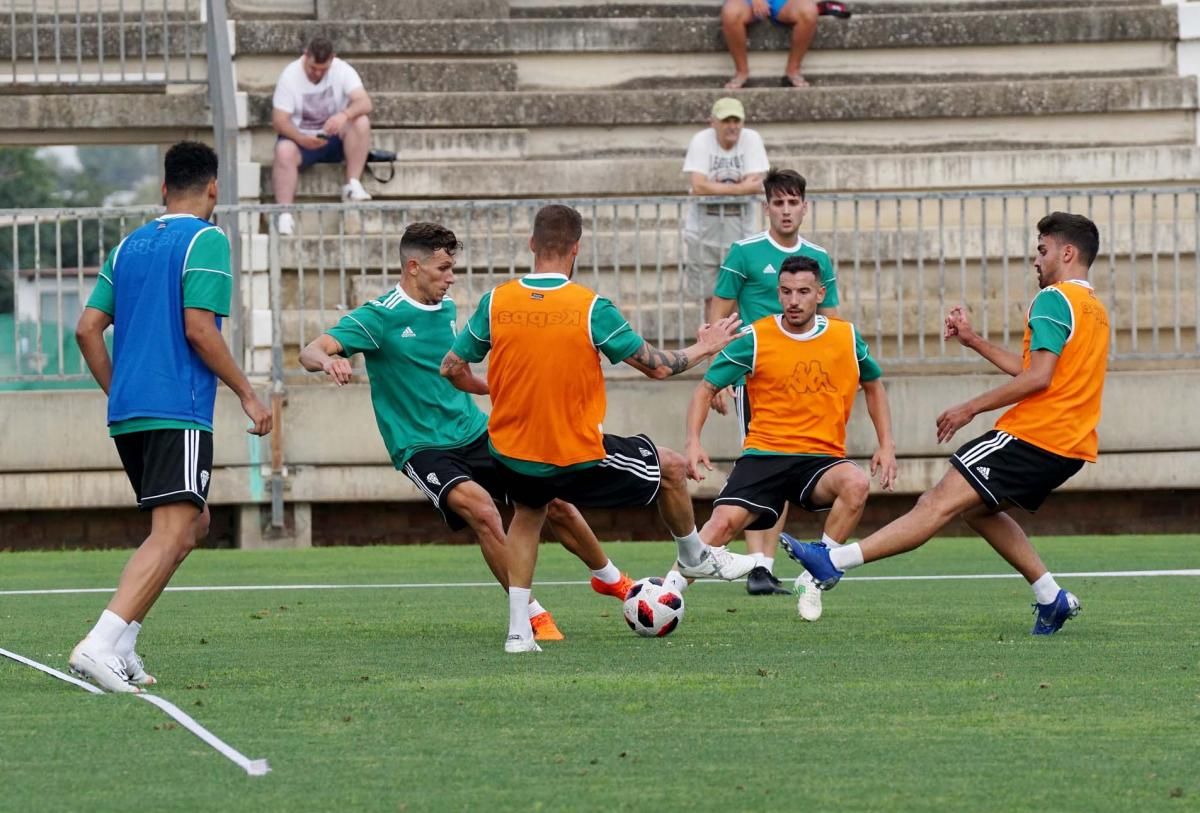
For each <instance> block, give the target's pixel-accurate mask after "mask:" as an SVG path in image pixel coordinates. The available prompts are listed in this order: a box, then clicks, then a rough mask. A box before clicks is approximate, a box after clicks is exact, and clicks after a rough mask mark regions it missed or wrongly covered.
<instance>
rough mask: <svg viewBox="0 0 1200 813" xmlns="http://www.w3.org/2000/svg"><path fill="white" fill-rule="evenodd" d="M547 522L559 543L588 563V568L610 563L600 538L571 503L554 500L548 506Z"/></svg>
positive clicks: (600, 567)
mask: <svg viewBox="0 0 1200 813" xmlns="http://www.w3.org/2000/svg"><path fill="white" fill-rule="evenodd" d="M546 522H547V523H549V525H550V530H551V532H552V533H553V534H554V537H555V538H556V539H557V540H558V541H559V543H560V544H561V545H562V546H563V547H564V548H566V549H567V550H568V551H570V552H571V553H572V554H574V555H575V557H576V558H577V559H579V561H581V562H583V563H584V564H585V565H587V568H588V570H600V569H602V568H603V567H604V566H605V565H607V564H608V556H607V555H606V554H605V553H604V548H602V547H601V546H600V540H599V539H597V538H596V534H595V532H594V531H592V528H591V526H590V525H588V524H587V520H586V519H584V518H583V514H581V513H579V509H578V508H576V507H575V506H573V505H571V503H569V502H563V501H562V500H553V501H552V502H551V503H550V504H549V505H547V506H546Z"/></svg>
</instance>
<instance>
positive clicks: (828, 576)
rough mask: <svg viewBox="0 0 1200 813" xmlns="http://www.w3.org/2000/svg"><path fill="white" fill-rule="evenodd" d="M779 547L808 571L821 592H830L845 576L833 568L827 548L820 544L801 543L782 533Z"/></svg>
mask: <svg viewBox="0 0 1200 813" xmlns="http://www.w3.org/2000/svg"><path fill="white" fill-rule="evenodd" d="M779 546H780V547H781V548H783V549H784V550H785V551H787V555H788V556H789V557H791V558H792V559H794V560H795V561H797V562H799V563H800V564H801V565H802V566H803V567H804V569H805V570H807V571H808V573H809V575H810V576H812V577H813V582H815V583H816V585H817V587H818V588H819V589H821V590H832V589H833V588H835V587H837V583H838V580H839V579H841V578H842V576H844V575H846V574H845V573H843V572H842V571H841V570H838V569H837V568H836V567H834V566H833V562H831V561H830V559H829V548H827V547H826V546H825V544H824V543H822V542H801V541H800V540H799V539H796V538H795V537H794V536H792V535H791V534H786V533H782V534H780V535H779Z"/></svg>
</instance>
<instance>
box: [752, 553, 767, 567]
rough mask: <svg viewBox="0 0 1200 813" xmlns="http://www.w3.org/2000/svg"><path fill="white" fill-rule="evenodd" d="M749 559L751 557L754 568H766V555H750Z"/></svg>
mask: <svg viewBox="0 0 1200 813" xmlns="http://www.w3.org/2000/svg"><path fill="white" fill-rule="evenodd" d="M750 557H751V558H752V559H754V566H755V567H766V566H767V563H766V559H767V557H766V554H763V553H752V554H750Z"/></svg>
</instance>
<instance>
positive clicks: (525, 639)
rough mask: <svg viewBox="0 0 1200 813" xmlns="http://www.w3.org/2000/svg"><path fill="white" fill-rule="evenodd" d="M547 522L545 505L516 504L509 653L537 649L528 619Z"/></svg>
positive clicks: (510, 571) (512, 532)
mask: <svg viewBox="0 0 1200 813" xmlns="http://www.w3.org/2000/svg"><path fill="white" fill-rule="evenodd" d="M545 521H546V507H545V506H542V507H540V508H531V507H530V506H527V505H521V504H520V503H517V504H516V506H515V510H514V512H513V518H512V522H510V523H509V524H508V585H509V586H508V639H507V641H506V642H505V645H504V648H505V651H506V652H513V653H515V652H538V651H540V649H539V647H538V646H537V645H536V644H535V643H534V642H533V625H532V624H530V622H529V609H528V605H529V594H530V591H531V589H532V587H533V571H534V568H535V567H536V566H537V553H538V540H539V539H540V537H541V533H542V525H543V524H544V523H545Z"/></svg>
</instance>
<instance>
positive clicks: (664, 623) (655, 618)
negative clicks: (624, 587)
mask: <svg viewBox="0 0 1200 813" xmlns="http://www.w3.org/2000/svg"><path fill="white" fill-rule="evenodd" d="M682 620H683V596H682V595H680V593H679V592H677V591H675V590H672V589H671V588H669V587H664V586H663V580H662V579H660V578H658V577H653V578H649V579H638V580H637V581H636V582H634V583H633V587H631V588H629V593H628V595H626V596H625V623H626V624H628V625H629V628H630V629H631V630H633V631H634V632H636V633H637V634H638V635H641V636H643V637H646V638H661V637H662V636H664V635H670V634H671V633H672V632H674V631H675V628H676V627H678V626H679V622H680V621H682Z"/></svg>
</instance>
